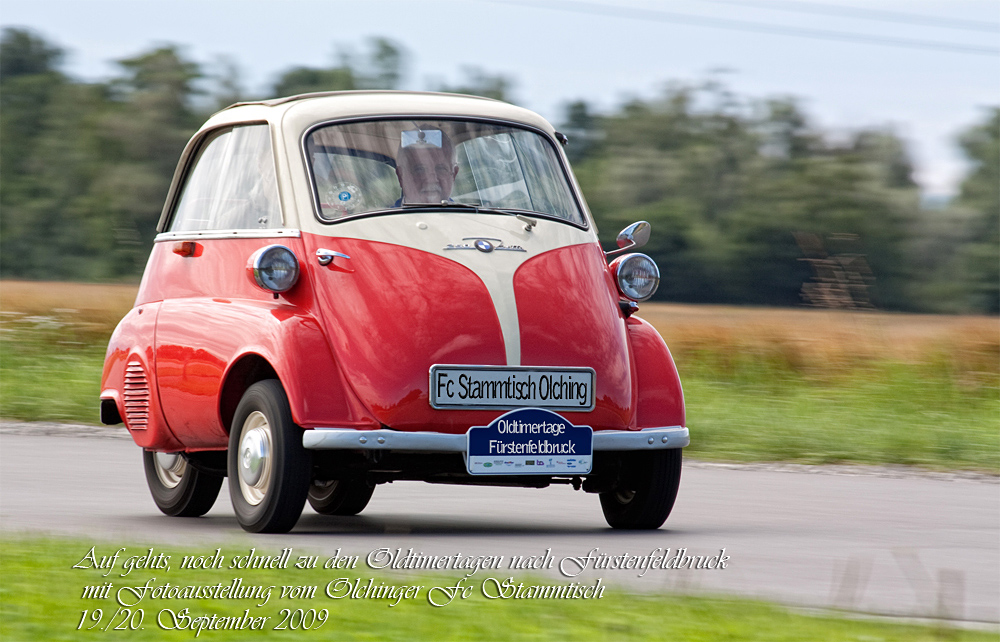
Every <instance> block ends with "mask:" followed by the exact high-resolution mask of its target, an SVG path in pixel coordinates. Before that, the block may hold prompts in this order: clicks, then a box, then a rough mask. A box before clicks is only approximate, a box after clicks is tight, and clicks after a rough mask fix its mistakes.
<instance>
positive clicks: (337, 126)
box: [100, 92, 689, 532]
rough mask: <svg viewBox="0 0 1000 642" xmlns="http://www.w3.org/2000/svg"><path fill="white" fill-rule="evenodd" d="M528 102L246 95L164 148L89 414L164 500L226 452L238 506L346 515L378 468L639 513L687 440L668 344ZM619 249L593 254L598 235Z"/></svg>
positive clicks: (191, 491) (223, 471)
mask: <svg viewBox="0 0 1000 642" xmlns="http://www.w3.org/2000/svg"><path fill="white" fill-rule="evenodd" d="M565 143H566V138H565V137H564V136H562V135H561V134H559V133H558V132H556V131H554V130H553V128H552V126H551V125H550V124H549V123H548V122H546V121H545V120H544V119H542V118H541V117H540V116H538V115H536V114H534V113H532V112H530V111H527V110H525V109H521V108H519V107H515V106H512V105H509V104H506V103H503V102H498V101H494V100H488V99H483V98H475V97H468V96H456V95H447V94H431V93H404V92H339V93H328V94H310V95H303V96H293V97H290V98H281V99H276V100H267V101H261V102H252V103H241V104H237V105H234V106H232V107H230V108H228V109H225V110H223V111H221V112H219V113H218V114H216V115H214V116H213V117H212V118H211V119H210V120H209V121H208V122H207V123H206V124H205V125H204V126H203V127H202V128H201V129H200V130H199V131H198V133H197V134H196V135H195V136H194V138H192V140H191V142H190V143H189V144H188V145H187V147H186V148H185V150H184V152H183V155H182V156H181V160H180V163H179V165H178V168H177V172H176V174H175V176H174V179H173V182H172V184H171V186H170V191H169V193H168V196H167V201H166V204H165V205H164V208H163V214H162V216H161V218H160V222H159V226H158V228H157V230H158V232H159V235H158V236H157V237H156V243H155V245H154V247H153V251H152V254H151V256H150V258H149V263H148V265H147V266H146V271H145V274H144V275H143V278H142V284H141V286H140V288H139V294H138V298H137V299H136V303H135V307H134V308H133V309H132V311H131V312H129V314H128V315H127V316H126V317H125V318H124V319H123V320H122V322H121V323H120V324H119V325H118V328H117V329H116V330H115V332H114V334H113V336H112V337H111V342H110V345H109V347H108V352H107V358H106V362H105V366H104V374H103V378H102V383H101V393H100V399H101V420H102V421H103V422H104V423H106V424H118V423H122V422H124V424H125V426H126V428H127V429H128V431H129V433H130V434H131V435H132V438H133V439H134V440H135V442H136V444H138V445H139V446H141V447H142V448H143V461H144V465H145V470H146V479H147V481H148V484H149V488H150V491H151V493H152V495H153V499H154V501H155V502H156V504H157V506H158V507H159V508H160V510H162V511H163V512H164V513H166V514H168V515H176V516H196V515H202V514H204V513H205V512H207V511H208V510H209V509H210V508H211V507H212V505H213V503H214V502H215V499H216V497H217V496H218V493H219V490H220V488H221V485H222V481H223V478H224V477H226V476H228V478H229V489H230V494H231V497H232V503H233V507H234V510H235V513H236V517H237V520H238V521H239V523H240V525H241V526H242V527H243V528H244V529H246V530H248V531H252V532H285V531H288V530H289V529H291V528H292V527H293V526H294V525H295V523H296V521H297V520H298V518H299V516H300V514H301V512H302V509H303V506H304V505H305V502H306V500H308V501H309V503H310V505H311V506H312V507H313V509H315V510H316V511H317V512H319V513H322V514H329V515H354V514H357V513H358V512H360V511H361V510H363V509H364V508H365V506H366V505H367V504H368V501H369V499H370V498H371V496H372V492H373V489H374V488H375V487H376V486H377V485H378V484H382V483H387V482H392V481H395V480H422V481H426V482H433V483H450V484H485V485H498V486H522V487H534V488H542V487H546V486H549V485H550V484H555V483H561V484H572V485H573V487H574V488H575V489H577V490H579V489H582V490H584V491H586V492H591V493H598V494H599V496H600V501H601V506H602V508H603V511H604V515H605V518H606V520H607V522H608V523H609V524H610V525H611V526H612V527H615V528H628V529H649V528H658V527H659V526H660V525H662V524H663V522H664V520H666V518H667V516H668V515H669V513H670V510H671V508H672V506H673V504H674V499H675V497H676V494H677V488H678V485H679V483H680V475H681V448H683V447H684V446H686V445H687V444H688V443H689V437H688V430H687V428H686V426H685V421H684V401H683V395H682V392H681V385H680V381H679V379H678V376H677V371H676V368H675V367H674V363H673V360H672V359H671V356H670V353H669V352H668V350H667V347H666V345H665V344H664V342H663V340H662V339H661V338H660V336H659V334H657V332H656V331H655V330H654V329H653V327H652V326H650V325H649V324H648V323H647V322H645V321H643V320H642V319H640V318H639V317H637V316H634V315H633V313H634V312H635V311H636V309H637V305H636V302H637V301H643V300H645V299H647V298H649V297H650V296H651V295H652V294H653V292H654V291H655V289H656V286H657V285H658V282H659V272H658V269H657V267H656V265H655V264H654V263H653V261H652V260H651V259H650V258H649V257H647V256H645V255H643V254H638V253H626V252H628V251H629V250H630V249H633V248H637V247H639V246H640V245H642V244H643V243H645V242H646V240H647V239H648V237H649V224H648V223H645V222H639V223H636V224H633V225H631V226H629V227H628V228H626V229H625V230H624V231H623V232H622V233H621V235H619V238H618V246H619V249H617V250H614V251H613V252H608V253H605V252H604V251H603V250H602V248H601V246H600V244H599V242H598V237H597V232H596V230H595V228H594V221H593V219H592V217H591V215H590V213H589V211H588V209H587V206H586V203H585V201H584V199H583V195H582V194H581V193H580V189H579V186H578V185H577V184H576V181H575V180H574V178H573V175H572V173H571V171H570V168H569V165H568V163H567V160H566V156H565V155H564V153H563V151H562V149H561V145H562V144H565ZM619 253H621V255H620V256H619V257H618V258H616V259H614V260H613V261H612V262H611V263H610V265H609V264H608V261H607V258H606V257H607V256H608V255H611V254H619Z"/></svg>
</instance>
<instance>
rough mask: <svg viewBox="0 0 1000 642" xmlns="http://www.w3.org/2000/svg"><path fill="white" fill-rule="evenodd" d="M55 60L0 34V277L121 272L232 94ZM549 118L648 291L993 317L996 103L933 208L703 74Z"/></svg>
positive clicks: (798, 115)
mask: <svg viewBox="0 0 1000 642" xmlns="http://www.w3.org/2000/svg"><path fill="white" fill-rule="evenodd" d="M63 55H64V52H63V51H62V50H61V49H60V48H59V47H58V46H56V45H55V44H53V43H50V42H47V41H46V40H44V39H43V38H42V37H40V36H39V35H37V34H35V33H34V32H32V31H30V30H27V29H20V28H7V29H5V30H4V32H3V34H2V37H0V141H2V144H0V277H2V278H26V279H40V280H41V279H63V280H81V281H112V280H129V279H134V278H136V277H137V276H138V275H139V274H141V272H142V269H143V266H144V264H145V259H146V256H147V255H148V253H149V249H150V247H151V245H152V241H153V236H154V234H155V230H154V228H155V224H156V221H157V219H158V217H159V213H160V210H161V208H162V205H163V200H164V198H165V195H166V191H167V188H168V186H169V183H170V179H171V176H172V174H173V171H174V167H175V164H176V162H177V158H178V157H179V155H180V151H181V149H182V148H183V146H184V144H185V143H186V141H187V140H188V139H189V138H190V136H191V135H192V134H193V133H194V131H195V130H196V129H197V128H198V126H200V124H201V123H202V122H204V120H205V119H206V118H207V116H208V115H209V114H210V113H212V112H214V111H216V110H217V109H219V108H221V107H223V106H225V105H228V104H231V103H232V102H235V101H237V100H246V99H248V98H251V96H247V95H245V92H244V91H243V90H242V88H241V83H240V79H239V73H238V67H237V66H236V65H235V64H233V63H232V62H231V61H229V62H225V61H224V64H222V65H218V66H216V67H217V68H211V69H210V68H206V66H204V65H200V64H198V63H196V62H193V61H191V60H189V59H187V58H186V57H185V56H184V54H183V52H182V51H181V50H180V49H179V48H177V47H173V46H165V47H158V48H155V49H151V50H149V51H146V52H142V53H140V54H139V55H137V56H135V57H132V58H127V59H124V60H121V61H119V62H118V67H117V69H118V73H117V74H116V75H115V77H113V78H112V79H110V80H108V81H105V82H83V81H80V80H76V79H73V78H71V77H69V76H68V75H66V74H65V73H64V72H63V71H61V63H62V58H63ZM404 59H405V55H404V51H403V50H402V49H401V47H400V46H398V45H396V44H394V43H392V42H390V41H388V40H385V39H373V40H371V41H370V42H368V43H367V48H366V49H365V51H363V52H361V53H360V54H359V53H352V52H344V53H342V54H341V56H340V60H339V61H338V63H337V64H335V65H332V66H330V67H326V68H312V67H304V66H303V67H295V68H292V69H288V70H286V71H285V72H283V73H282V74H281V75H280V76H279V77H278V78H277V80H276V81H275V83H274V85H273V87H272V88H271V91H270V94H269V95H270V96H284V95H291V94H296V93H305V92H311V91H328V90H347V89H368V88H370V89H395V88H399V87H401V86H402V85H403V84H404V76H405V69H404V66H403V61H404ZM464 72H465V78H464V80H463V82H461V83H459V84H458V85H453V86H449V85H447V84H445V83H443V82H439V83H437V87H436V88H437V89H441V90H445V91H454V92H459V93H470V94H477V95H484V96H489V97H493V98H498V99H501V100H508V101H510V102H516V98H515V97H514V96H513V95H512V89H513V87H514V82H513V81H512V80H511V79H509V78H506V77H503V76H499V75H493V74H490V73H487V72H485V71H483V70H480V69H474V68H470V69H465V70H464ZM555 124H556V126H557V128H558V129H560V131H562V132H564V133H565V134H567V136H568V137H569V139H570V142H569V145H568V146H567V147H566V151H567V154H568V155H569V156H570V159H571V161H572V163H573V166H574V171H575V172H576V174H577V178H578V179H579V182H580V185H581V187H582V189H583V192H584V194H585V196H586V197H587V200H588V203H589V205H590V207H591V210H592V211H593V213H594V216H595V218H596V220H597V223H598V228H599V229H600V232H601V237H602V241H604V242H605V245H606V247H613V244H614V238H615V236H616V234H617V232H618V230H620V229H621V228H622V227H624V226H625V225H627V224H628V223H631V222H633V221H636V220H647V221H649V222H650V223H651V224H652V225H653V235H652V238H651V241H650V243H649V244H648V245H647V246H646V248H644V250H643V251H645V252H646V253H648V254H649V255H650V256H652V257H653V258H654V259H655V260H656V262H657V263H658V265H659V266H660V270H661V275H662V281H661V285H660V289H659V291H658V293H657V296H656V298H657V299H660V300H670V301H684V302H698V303H733V304H757V305H783V306H787V305H800V304H807V305H820V306H828V307H847V308H869V307H877V308H882V309H893V310H911V311H929V312H987V313H997V312H998V311H1000V107H993V108H990V109H988V110H984V116H983V120H982V121H981V122H980V123H978V124H976V125H974V126H972V127H970V128H969V129H968V130H967V131H966V132H965V133H964V134H963V135H962V136H961V137H960V139H959V141H957V142H958V144H959V145H960V146H961V148H962V149H963V150H964V151H965V153H966V154H967V156H968V158H969V159H970V160H971V161H972V164H971V167H972V169H971V171H970V172H969V174H968V175H967V176H966V177H965V179H964V181H963V183H962V185H961V191H960V194H959V195H958V197H957V198H955V199H954V200H953V201H952V202H951V203H949V204H947V205H945V206H940V207H926V206H924V205H922V203H921V199H920V194H919V189H918V187H917V185H916V183H915V182H914V180H913V177H912V174H913V168H912V165H911V163H910V160H909V158H908V154H907V150H906V147H905V144H904V143H903V141H902V140H901V139H900V138H899V137H898V136H897V135H896V134H895V133H894V132H892V131H891V130H888V129H884V128H859V129H858V130H856V131H854V132H852V133H850V134H849V135H847V136H844V135H841V136H832V135H830V134H829V133H827V132H824V131H822V130H821V129H819V128H817V127H815V126H813V125H812V124H811V123H810V120H809V118H808V115H807V114H806V113H805V112H804V111H803V109H802V108H801V106H800V105H799V104H797V103H796V101H795V100H793V99H770V100H755V99H749V98H746V97H741V96H738V95H735V94H734V93H733V92H731V91H730V90H729V89H728V88H727V87H726V86H725V85H724V84H722V83H720V82H718V81H716V80H714V79H708V80H706V81H704V82H702V83H699V84H672V85H668V86H667V87H666V88H665V89H664V90H663V92H662V93H661V95H659V96H658V97H656V98H654V99H647V100H638V99H636V100H632V101H630V102H627V103H626V104H623V105H621V106H620V107H619V108H617V109H616V110H615V111H614V112H613V113H610V114H600V113H596V112H595V111H594V109H593V108H592V106H590V105H588V104H587V103H586V102H582V101H577V102H571V103H568V104H567V105H566V109H565V113H564V115H563V118H562V121H561V122H558V123H555Z"/></svg>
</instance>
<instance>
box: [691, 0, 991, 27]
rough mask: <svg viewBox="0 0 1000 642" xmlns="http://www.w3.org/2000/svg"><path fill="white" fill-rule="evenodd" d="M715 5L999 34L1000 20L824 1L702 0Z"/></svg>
mask: <svg viewBox="0 0 1000 642" xmlns="http://www.w3.org/2000/svg"><path fill="white" fill-rule="evenodd" d="M701 1H702V2H711V3H712V4H728V5H736V6H740V7H755V8H761V9H772V10H775V11H787V12H792V13H812V14H819V15H828V16H842V17H848V18H861V19H864V20H878V21H882V22H895V23H903V24H914V25H927V26H931V27H943V28H946V29H966V30H969V31H985V32H987V33H1000V22H982V21H978V20H959V19H956V18H941V17H938V16H927V15H916V14H912V13H901V12H897V11H884V10H881V9H868V8H862V7H845V6H841V5H832V4H823V3H820V2H794V1H793V0H771V1H770V2H747V1H745V0H701Z"/></svg>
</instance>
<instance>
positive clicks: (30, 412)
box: [0, 316, 108, 424]
mask: <svg viewBox="0 0 1000 642" xmlns="http://www.w3.org/2000/svg"><path fill="white" fill-rule="evenodd" d="M107 342H108V334H106V333H103V332H93V331H88V330H86V329H82V328H79V327H76V326H74V325H72V324H69V323H65V322H64V321H61V320H60V319H59V318H57V317H54V316H31V317H15V318H13V319H8V320H6V321H5V322H4V323H3V325H2V326H0V416H2V417H7V418H11V419H23V420H27V421H63V422H78V423H88V424H95V423H98V422H99V412H98V406H99V402H98V396H99V395H100V385H101V371H102V369H103V367H104V352H105V350H106V348H107V345H108V343H107Z"/></svg>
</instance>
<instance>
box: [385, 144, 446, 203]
mask: <svg viewBox="0 0 1000 642" xmlns="http://www.w3.org/2000/svg"><path fill="white" fill-rule="evenodd" d="M449 156H450V155H449V154H448V152H447V151H445V150H444V149H441V148H431V149H409V150H406V151H405V152H404V153H403V154H401V155H400V158H399V159H398V161H397V164H396V176H397V177H398V178H399V186H400V187H402V188H403V199H404V200H405V201H407V202H408V203H440V202H441V201H446V200H448V199H449V198H451V188H452V187H454V185H455V176H456V175H457V174H458V166H457V165H455V164H454V163H453V162H452V160H451V158H450V157H449Z"/></svg>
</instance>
